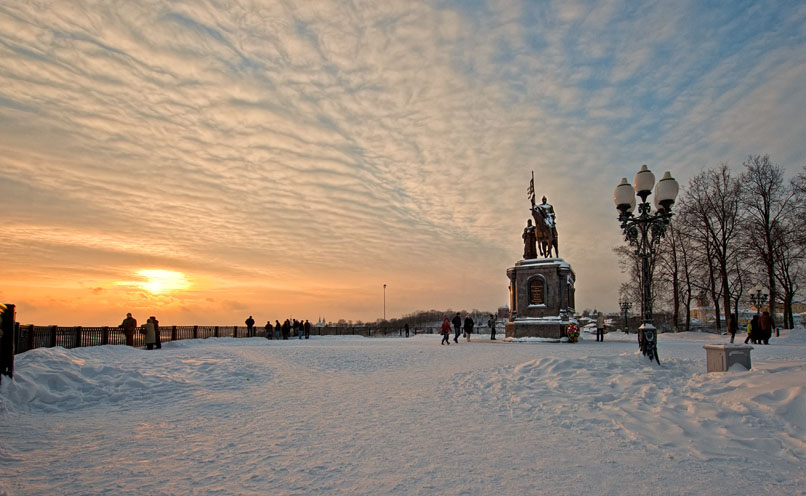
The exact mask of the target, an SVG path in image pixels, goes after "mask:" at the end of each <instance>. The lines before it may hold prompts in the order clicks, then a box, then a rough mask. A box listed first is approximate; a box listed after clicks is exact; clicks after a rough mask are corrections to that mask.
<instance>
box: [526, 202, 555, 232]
mask: <svg viewBox="0 0 806 496" xmlns="http://www.w3.org/2000/svg"><path fill="white" fill-rule="evenodd" d="M532 208H539V209H540V210H541V211H542V213H543V218H544V219H545V220H546V225H548V226H549V227H550V228H551V232H552V234H554V238H555V239H556V238H557V215H556V214H555V213H554V206H552V204H551V203H546V197H545V196H544V197H543V199H542V203H541V204H540V205H534V206H533V207H532Z"/></svg>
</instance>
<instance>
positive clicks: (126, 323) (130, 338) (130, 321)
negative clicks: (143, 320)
mask: <svg viewBox="0 0 806 496" xmlns="http://www.w3.org/2000/svg"><path fill="white" fill-rule="evenodd" d="M120 326H121V327H123V334H124V335H125V336H126V346H134V332H135V330H136V329H137V319H135V318H134V317H132V314H130V313H127V314H126V318H125V319H123V322H122V323H121V324H120Z"/></svg>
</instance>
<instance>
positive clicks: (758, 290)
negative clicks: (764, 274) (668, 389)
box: [748, 284, 770, 315]
mask: <svg viewBox="0 0 806 496" xmlns="http://www.w3.org/2000/svg"><path fill="white" fill-rule="evenodd" d="M748 294H749V295H750V301H752V302H753V306H754V307H756V315H758V314H760V313H761V307H763V306H764V303H766V302H767V298H769V297H770V295H768V294H767V293H765V292H764V290H763V288H762V287H761V285H760V284H757V285H756V286H755V287H753V288H752V289H750V291H749V293H748Z"/></svg>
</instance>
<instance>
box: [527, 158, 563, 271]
mask: <svg viewBox="0 0 806 496" xmlns="http://www.w3.org/2000/svg"><path fill="white" fill-rule="evenodd" d="M528 194H529V201H531V202H532V217H534V219H535V234H536V236H537V248H538V249H539V250H540V255H541V256H543V257H546V258H551V252H552V249H553V250H554V256H555V257H559V256H560V251H559V249H558V247H557V245H558V243H557V222H556V215H555V213H554V207H553V206H552V205H551V204H550V203H546V197H545V196H544V197H543V201H542V203H541V204H539V205H537V204H535V173H534V171H532V180H531V181H530V182H529V189H528Z"/></svg>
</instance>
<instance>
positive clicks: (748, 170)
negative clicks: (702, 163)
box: [742, 155, 794, 327]
mask: <svg viewBox="0 0 806 496" xmlns="http://www.w3.org/2000/svg"><path fill="white" fill-rule="evenodd" d="M743 165H744V167H745V172H744V173H743V174H742V183H743V185H744V188H745V191H744V193H743V195H742V201H743V203H744V206H745V209H746V210H747V213H748V222H747V228H748V231H749V238H750V246H751V247H752V248H753V251H754V252H755V255H756V258H757V259H758V260H759V261H760V262H761V264H762V265H763V267H764V269H765V277H766V279H767V289H768V290H769V292H770V299H769V301H770V309H771V310H772V311H771V312H770V314H771V317H772V319H773V327H774V326H775V304H776V302H777V301H778V284H777V283H778V281H777V278H776V277H775V271H776V267H777V266H778V263H777V258H778V256H779V254H780V248H779V247H777V246H776V245H777V244H778V243H781V242H783V241H784V240H783V239H781V235H782V233H784V232H785V231H786V229H784V228H783V224H784V223H785V221H786V216H787V215H792V213H793V212H792V204H793V191H794V190H793V189H791V188H787V187H786V185H785V184H784V171H783V168H782V167H780V166H778V165H774V164H773V163H772V162H771V161H770V157H769V155H763V156H762V155H755V156H752V155H751V156H749V157H748V158H747V160H745V161H744V163H743Z"/></svg>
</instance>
